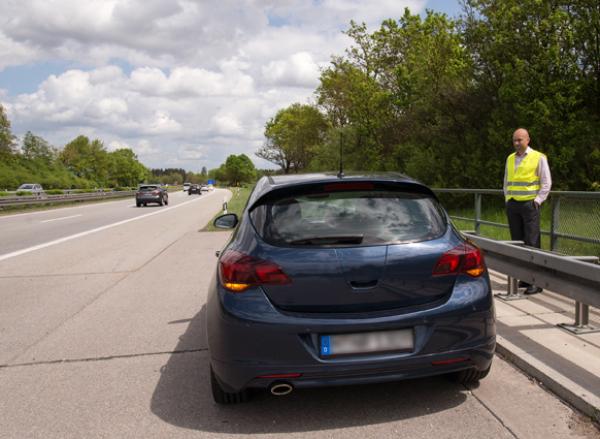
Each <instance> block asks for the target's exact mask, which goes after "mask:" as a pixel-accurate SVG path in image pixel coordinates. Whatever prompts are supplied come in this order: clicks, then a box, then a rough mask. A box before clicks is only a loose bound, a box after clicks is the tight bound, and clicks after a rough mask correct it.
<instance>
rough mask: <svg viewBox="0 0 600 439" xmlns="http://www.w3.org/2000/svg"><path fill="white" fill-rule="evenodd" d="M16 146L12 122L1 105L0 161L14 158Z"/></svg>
mask: <svg viewBox="0 0 600 439" xmlns="http://www.w3.org/2000/svg"><path fill="white" fill-rule="evenodd" d="M15 145H16V144H15V136H14V135H13V133H12V131H11V129H10V120H8V116H7V115H6V111H5V110H4V107H3V106H2V104H0V159H2V160H8V159H9V158H10V157H12V156H14V154H15V153H16V151H15Z"/></svg>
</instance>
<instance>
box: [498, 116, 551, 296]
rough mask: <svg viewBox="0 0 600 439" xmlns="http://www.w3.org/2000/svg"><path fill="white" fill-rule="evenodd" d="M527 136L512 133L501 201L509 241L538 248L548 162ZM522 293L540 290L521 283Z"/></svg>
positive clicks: (547, 188)
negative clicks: (511, 145)
mask: <svg viewBox="0 0 600 439" xmlns="http://www.w3.org/2000/svg"><path fill="white" fill-rule="evenodd" d="M529 141H530V139H529V133H528V132H527V130H526V129H524V128H519V129H518V130H516V131H515V132H514V134H513V138H512V142H513V146H514V147H515V152H514V153H512V154H511V155H509V156H508V158H507V159H506V168H505V170H504V198H505V200H506V215H507V217H508V226H509V228H510V236H511V239H513V240H515V241H524V242H525V244H526V245H528V246H531V247H537V248H540V207H541V205H542V203H543V202H544V201H546V198H547V197H548V194H549V192H550V188H551V187H552V177H551V176H550V167H549V166H548V159H547V158H546V156H545V155H544V154H542V153H541V152H539V151H536V150H534V149H533V148H531V147H530V146H529ZM519 287H525V288H526V290H525V294H537V293H540V292H541V291H542V289H541V288H539V287H537V286H535V285H530V284H528V283H525V282H519Z"/></svg>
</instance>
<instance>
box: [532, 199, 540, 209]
mask: <svg viewBox="0 0 600 439" xmlns="http://www.w3.org/2000/svg"><path fill="white" fill-rule="evenodd" d="M533 207H535V208H536V209H537V210H539V209H540V205H539V204H538V202H537V201H535V200H533Z"/></svg>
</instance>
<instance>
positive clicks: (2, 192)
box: [0, 191, 10, 197]
mask: <svg viewBox="0 0 600 439" xmlns="http://www.w3.org/2000/svg"><path fill="white" fill-rule="evenodd" d="M9 195H10V192H4V191H0V197H8V196H9Z"/></svg>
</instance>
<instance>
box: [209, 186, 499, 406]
mask: <svg viewBox="0 0 600 439" xmlns="http://www.w3.org/2000/svg"><path fill="white" fill-rule="evenodd" d="M214 224H215V226H217V227H221V228H231V229H235V232H234V234H233V237H232V238H231V240H230V242H229V243H228V244H227V245H226V247H225V248H224V249H223V251H221V252H220V255H219V260H218V266H217V270H216V275H215V277H214V279H213V281H212V284H211V286H210V288H209V293H208V301H207V312H206V322H207V323H206V324H207V340H208V347H209V353H210V377H211V387H212V393H213V397H214V400H215V401H216V402H217V403H221V404H227V403H235V402H240V401H244V400H246V399H247V397H248V395H249V390H251V389H268V390H269V391H270V392H271V393H272V394H274V395H285V394H287V393H290V392H291V391H292V390H293V389H294V388H308V387H320V386H332V385H348V384H367V383H376V382H388V381H396V380H402V379H407V378H417V377H426V376H433V375H442V374H447V375H448V376H449V377H452V378H454V379H456V380H458V381H460V382H462V383H468V382H476V381H478V380H480V379H482V378H484V377H485V376H486V375H487V374H488V372H489V370H490V367H491V364H492V359H493V355H494V350H495V343H496V323H495V314H494V305H493V298H492V289H491V285H490V279H489V275H488V272H487V269H486V266H485V263H484V259H483V256H482V253H481V251H480V250H479V248H477V247H476V246H475V245H474V244H472V243H471V242H469V241H468V240H467V239H466V238H465V237H464V236H463V235H462V234H461V233H460V232H459V231H458V230H457V229H456V228H455V227H454V225H453V224H452V223H451V221H450V219H449V216H448V215H447V213H446V211H445V210H444V209H443V208H442V206H441V205H440V203H439V201H438V199H437V198H436V196H435V194H434V193H433V192H432V191H431V190H430V189H429V188H428V187H427V186H425V185H423V184H421V183H419V182H417V181H415V180H412V179H410V178H408V177H405V176H403V175H400V174H382V175H353V176H346V177H343V178H340V177H338V176H336V175H334V174H332V175H329V174H306V175H294V176H272V177H263V178H261V179H260V180H259V181H258V183H257V184H256V186H255V188H254V190H253V192H252V194H251V195H250V198H249V200H248V204H247V206H246V208H245V210H244V211H243V213H242V214H241V218H238V217H237V215H235V214H232V213H230V214H226V215H222V216H220V217H218V218H217V219H216V220H215V221H214Z"/></svg>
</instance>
